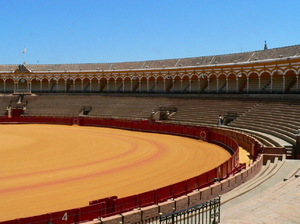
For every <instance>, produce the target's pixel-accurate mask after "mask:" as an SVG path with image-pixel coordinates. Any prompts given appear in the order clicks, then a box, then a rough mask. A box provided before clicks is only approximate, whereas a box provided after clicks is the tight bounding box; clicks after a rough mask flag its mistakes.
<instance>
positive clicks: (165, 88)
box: [164, 78, 166, 93]
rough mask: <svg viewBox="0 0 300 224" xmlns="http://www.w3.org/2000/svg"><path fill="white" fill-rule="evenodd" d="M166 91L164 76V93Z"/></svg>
mask: <svg viewBox="0 0 300 224" xmlns="http://www.w3.org/2000/svg"><path fill="white" fill-rule="evenodd" d="M165 92H166V78H164V93H165Z"/></svg>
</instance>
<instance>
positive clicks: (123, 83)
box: [122, 80, 125, 93]
mask: <svg viewBox="0 0 300 224" xmlns="http://www.w3.org/2000/svg"><path fill="white" fill-rule="evenodd" d="M122 85H123V87H122V88H123V93H124V91H125V81H124V80H122Z"/></svg>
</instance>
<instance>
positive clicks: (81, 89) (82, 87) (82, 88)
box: [81, 79, 83, 92]
mask: <svg viewBox="0 0 300 224" xmlns="http://www.w3.org/2000/svg"><path fill="white" fill-rule="evenodd" d="M81 92H83V79H81Z"/></svg>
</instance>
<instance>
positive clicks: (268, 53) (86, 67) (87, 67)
mask: <svg viewBox="0 0 300 224" xmlns="http://www.w3.org/2000/svg"><path fill="white" fill-rule="evenodd" d="M293 56H300V45H294V46H288V47H281V48H274V49H268V50H260V51H250V52H244V53H234V54H224V55H215V56H203V57H192V58H180V59H166V60H153V61H137V62H117V63H85V64H43V65H42V64H27V65H26V68H28V69H29V70H31V71H41V72H42V71H45V72H46V71H53V72H55V71H69V72H70V71H76V72H77V71H80V70H82V71H97V70H99V71H101V70H111V71H114V70H131V69H132V70H136V69H161V68H179V67H188V66H206V65H213V64H227V63H241V62H251V61H257V60H267V59H277V58H278V59H279V58H283V57H284V58H285V57H293ZM17 68H18V65H0V71H3V72H11V71H14V70H16V69H17Z"/></svg>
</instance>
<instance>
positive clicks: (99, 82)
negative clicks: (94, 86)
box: [98, 79, 101, 92]
mask: <svg viewBox="0 0 300 224" xmlns="http://www.w3.org/2000/svg"><path fill="white" fill-rule="evenodd" d="M100 88H101V81H100V79H98V92H101V89H100Z"/></svg>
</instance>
